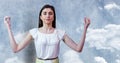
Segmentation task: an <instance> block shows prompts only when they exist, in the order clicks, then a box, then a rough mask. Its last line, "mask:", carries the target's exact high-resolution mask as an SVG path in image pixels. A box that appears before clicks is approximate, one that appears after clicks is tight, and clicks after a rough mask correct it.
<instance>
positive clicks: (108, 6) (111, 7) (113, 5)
mask: <svg viewBox="0 0 120 63" xmlns="http://www.w3.org/2000/svg"><path fill="white" fill-rule="evenodd" d="M104 8H105V9H107V10H111V9H113V8H115V9H120V6H119V5H117V4H116V3H110V4H107V5H105V6H104Z"/></svg>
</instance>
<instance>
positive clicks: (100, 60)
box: [94, 57, 107, 63]
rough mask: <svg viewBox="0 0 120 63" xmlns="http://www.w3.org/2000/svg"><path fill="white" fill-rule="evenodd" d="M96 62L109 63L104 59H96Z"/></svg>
mask: <svg viewBox="0 0 120 63" xmlns="http://www.w3.org/2000/svg"><path fill="white" fill-rule="evenodd" d="M94 60H95V61H96V62H97V63H107V61H106V60H105V59H104V58H103V57H95V58H94Z"/></svg>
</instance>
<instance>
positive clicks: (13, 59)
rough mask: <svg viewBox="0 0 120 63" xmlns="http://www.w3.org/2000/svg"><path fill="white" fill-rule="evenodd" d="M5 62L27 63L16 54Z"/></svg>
mask: <svg viewBox="0 0 120 63" xmlns="http://www.w3.org/2000/svg"><path fill="white" fill-rule="evenodd" d="M5 63H25V62H24V61H21V60H20V59H19V58H18V57H17V56H15V57H12V58H8V59H6V60H5Z"/></svg>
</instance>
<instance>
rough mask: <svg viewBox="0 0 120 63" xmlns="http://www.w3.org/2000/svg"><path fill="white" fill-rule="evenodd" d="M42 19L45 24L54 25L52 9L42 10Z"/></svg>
mask: <svg viewBox="0 0 120 63" xmlns="http://www.w3.org/2000/svg"><path fill="white" fill-rule="evenodd" d="M40 19H41V20H42V21H43V23H45V24H52V22H53V20H54V12H53V10H52V9H51V8H45V9H43V10H42V13H41V16H40Z"/></svg>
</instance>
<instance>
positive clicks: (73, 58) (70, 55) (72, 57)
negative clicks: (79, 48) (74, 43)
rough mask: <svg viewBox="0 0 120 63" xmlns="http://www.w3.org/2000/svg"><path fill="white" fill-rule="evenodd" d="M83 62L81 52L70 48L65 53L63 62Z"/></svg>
mask: <svg viewBox="0 0 120 63" xmlns="http://www.w3.org/2000/svg"><path fill="white" fill-rule="evenodd" d="M74 62H75V63H83V61H82V60H81V59H80V58H79V53H77V52H75V51H73V50H68V51H67V52H65V53H64V54H63V62H62V63H74Z"/></svg>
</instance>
